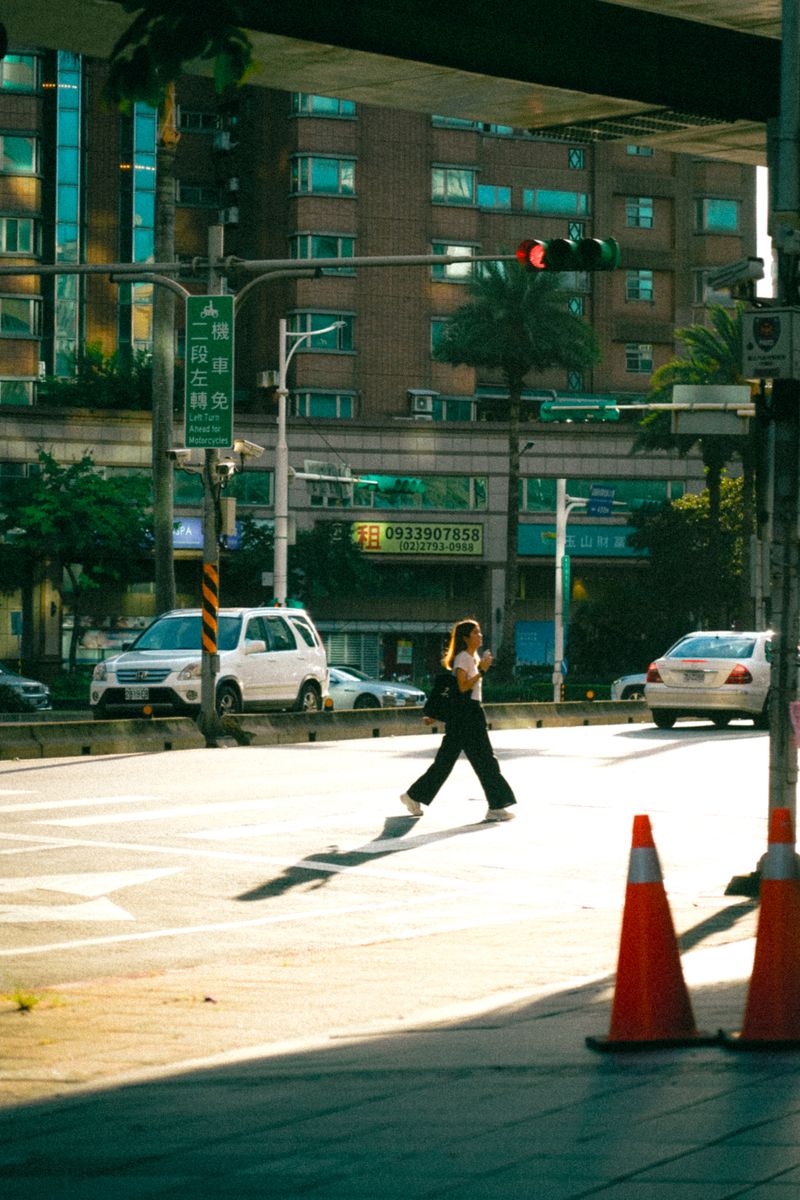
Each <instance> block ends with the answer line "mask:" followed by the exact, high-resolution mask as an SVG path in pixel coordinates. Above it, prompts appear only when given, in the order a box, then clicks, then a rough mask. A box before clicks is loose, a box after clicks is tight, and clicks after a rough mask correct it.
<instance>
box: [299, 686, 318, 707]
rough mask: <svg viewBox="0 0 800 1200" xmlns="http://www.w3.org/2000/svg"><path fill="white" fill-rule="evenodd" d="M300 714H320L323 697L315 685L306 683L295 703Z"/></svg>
mask: <svg viewBox="0 0 800 1200" xmlns="http://www.w3.org/2000/svg"><path fill="white" fill-rule="evenodd" d="M295 708H296V710H297V711H298V712H319V710H320V709H321V708H322V697H321V696H320V694H319V689H318V687H317V685H316V684H315V683H304V684H303V686H302V687H301V688H300V691H299V693H298V695H297V700H296V701H295Z"/></svg>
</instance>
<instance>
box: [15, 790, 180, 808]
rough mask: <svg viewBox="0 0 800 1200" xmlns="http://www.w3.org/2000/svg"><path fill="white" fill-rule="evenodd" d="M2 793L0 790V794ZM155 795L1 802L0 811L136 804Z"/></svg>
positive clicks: (152, 798)
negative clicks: (15, 802)
mask: <svg viewBox="0 0 800 1200" xmlns="http://www.w3.org/2000/svg"><path fill="white" fill-rule="evenodd" d="M2 794H3V793H2V792H0V795H2ZM157 798H158V797H156V796H92V797H84V798H83V799H81V800H34V801H31V802H30V803H28V804H2V805H0V813H18V812H19V813H21V812H37V811H41V812H47V811H48V809H51V808H52V809H56V808H89V807H90V806H91V807H94V806H95V805H99V804H136V803H138V802H139V801H142V800H150V801H152V800H156V799H157Z"/></svg>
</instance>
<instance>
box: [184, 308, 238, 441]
mask: <svg viewBox="0 0 800 1200" xmlns="http://www.w3.org/2000/svg"><path fill="white" fill-rule="evenodd" d="M185 444H186V445H187V446H188V447H190V448H193V449H197V448H199V449H207V450H213V449H225V448H227V447H228V446H231V445H233V296H188V297H187V300H186V443H185Z"/></svg>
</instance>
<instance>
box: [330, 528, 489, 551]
mask: <svg viewBox="0 0 800 1200" xmlns="http://www.w3.org/2000/svg"><path fill="white" fill-rule="evenodd" d="M353 540H354V541H355V542H358V544H359V545H360V546H361V548H362V550H364V551H365V552H366V553H367V554H421V555H434V556H436V557H441V556H444V555H446V556H448V557H450V558H481V557H482V556H483V526H482V525H479V524H475V525H456V524H451V523H449V522H446V521H425V522H416V521H414V522H409V521H357V522H356V523H355V524H354V525H353Z"/></svg>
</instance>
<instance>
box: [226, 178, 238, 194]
mask: <svg viewBox="0 0 800 1200" xmlns="http://www.w3.org/2000/svg"><path fill="white" fill-rule="evenodd" d="M238 190H239V176H238V175H231V177H230V179H229V180H228V191H229V192H238Z"/></svg>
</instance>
